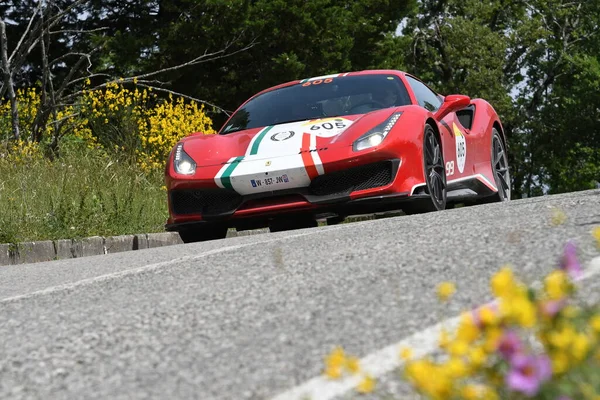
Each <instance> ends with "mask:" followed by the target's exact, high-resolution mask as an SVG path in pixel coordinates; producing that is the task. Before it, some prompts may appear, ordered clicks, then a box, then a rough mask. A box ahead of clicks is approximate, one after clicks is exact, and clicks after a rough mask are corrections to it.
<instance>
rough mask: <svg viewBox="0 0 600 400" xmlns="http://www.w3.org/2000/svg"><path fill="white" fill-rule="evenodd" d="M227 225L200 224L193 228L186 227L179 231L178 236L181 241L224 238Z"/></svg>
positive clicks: (189, 241)
mask: <svg viewBox="0 0 600 400" xmlns="http://www.w3.org/2000/svg"><path fill="white" fill-rule="evenodd" d="M226 236H227V226H225V225H212V224H210V225H209V224H207V225H201V226H196V227H195V228H186V229H182V230H180V231H179V237H180V238H181V240H182V241H183V243H194V242H205V241H207V240H216V239H225V237H226Z"/></svg>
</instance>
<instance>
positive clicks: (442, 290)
mask: <svg viewBox="0 0 600 400" xmlns="http://www.w3.org/2000/svg"><path fill="white" fill-rule="evenodd" d="M455 292H456V286H455V285H454V284H453V283H452V282H442V283H440V284H439V285H438V287H437V295H438V298H439V299H440V300H441V301H448V299H450V297H452V295H453V294H454V293H455Z"/></svg>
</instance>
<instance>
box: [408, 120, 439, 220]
mask: <svg viewBox="0 0 600 400" xmlns="http://www.w3.org/2000/svg"><path fill="white" fill-rule="evenodd" d="M423 167H424V173H425V184H426V187H425V193H426V194H428V195H429V198H428V199H422V200H418V201H417V200H415V202H414V203H411V204H407V205H406V206H405V208H404V212H405V213H406V214H418V213H424V212H430V211H440V210H443V209H445V208H446V169H445V166H444V155H443V153H442V146H441V143H440V140H439V138H438V136H437V135H436V134H435V131H434V130H433V128H432V127H431V125H429V124H427V125H425V132H424V134H423Z"/></svg>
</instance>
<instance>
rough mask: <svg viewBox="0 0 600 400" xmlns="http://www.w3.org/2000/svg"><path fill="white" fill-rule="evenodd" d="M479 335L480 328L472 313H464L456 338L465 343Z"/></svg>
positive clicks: (472, 340) (470, 341)
mask: <svg viewBox="0 0 600 400" xmlns="http://www.w3.org/2000/svg"><path fill="white" fill-rule="evenodd" d="M478 337H479V328H478V327H477V325H476V324H475V321H474V319H473V315H472V314H471V313H463V314H462V315H461V317H460V323H459V325H458V329H457V330H456V338H457V339H458V340H460V341H464V342H465V343H467V344H468V343H472V342H474V341H475V340H477V338H478Z"/></svg>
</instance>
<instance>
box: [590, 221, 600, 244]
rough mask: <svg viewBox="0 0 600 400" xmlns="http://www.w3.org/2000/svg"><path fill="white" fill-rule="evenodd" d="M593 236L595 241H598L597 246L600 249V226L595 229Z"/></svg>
mask: <svg viewBox="0 0 600 400" xmlns="http://www.w3.org/2000/svg"><path fill="white" fill-rule="evenodd" d="M592 235H593V236H594V239H596V244H597V245H598V247H599V248H600V226H597V227H595V228H594V230H593V231H592Z"/></svg>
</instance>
